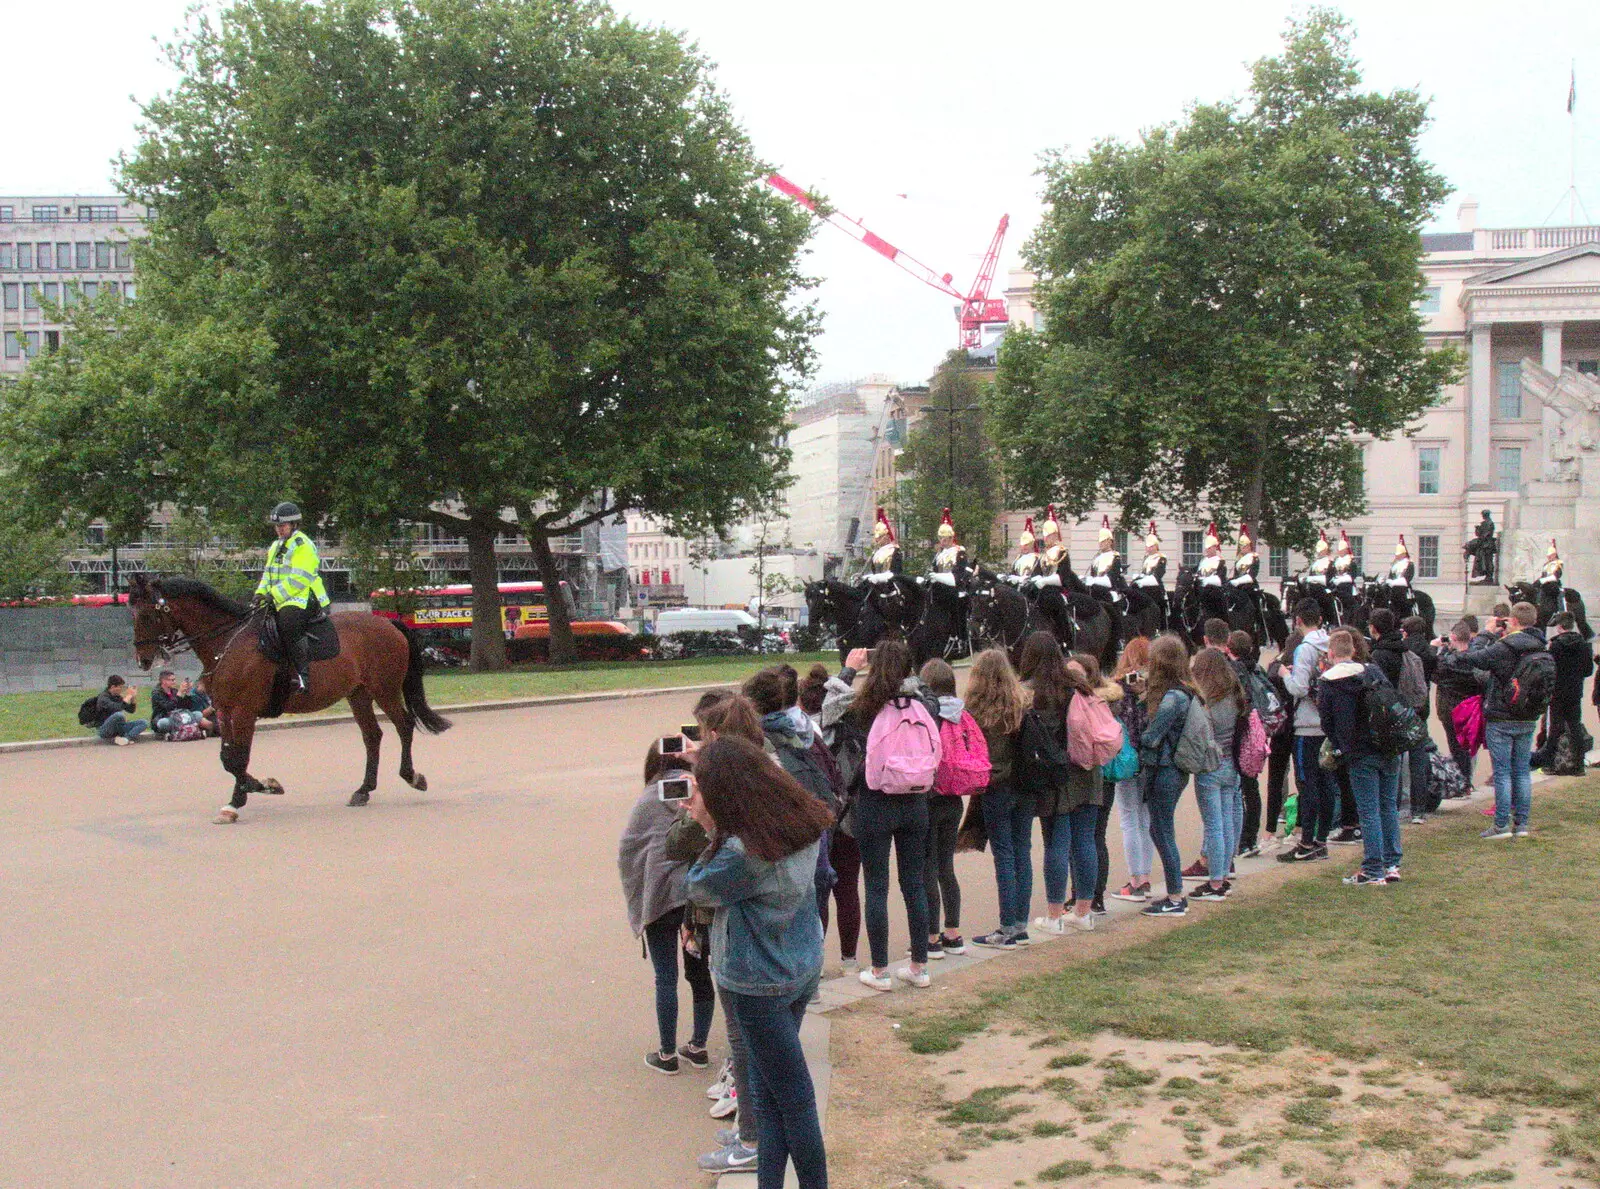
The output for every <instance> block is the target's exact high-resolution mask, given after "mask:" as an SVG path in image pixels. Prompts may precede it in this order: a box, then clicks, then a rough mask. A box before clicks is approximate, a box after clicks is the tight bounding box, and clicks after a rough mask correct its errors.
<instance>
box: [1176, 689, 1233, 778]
mask: <svg viewBox="0 0 1600 1189" xmlns="http://www.w3.org/2000/svg"><path fill="white" fill-rule="evenodd" d="M1172 762H1173V763H1174V764H1176V765H1177V766H1178V770H1179V771H1180V772H1187V773H1189V774H1190V775H1191V776H1193V775H1194V774H1196V773H1198V772H1215V771H1216V770H1217V769H1218V768H1220V767H1222V748H1220V747H1218V746H1217V736H1216V733H1215V732H1214V731H1212V729H1211V714H1210V712H1208V711H1207V710H1206V708H1205V706H1204V705H1202V704H1201V702H1200V699H1199V698H1198V697H1196V696H1195V695H1194V694H1190V695H1189V709H1188V710H1187V711H1186V712H1185V713H1184V716H1183V734H1181V735H1179V736H1178V746H1177V747H1176V748H1174V749H1173V752H1172Z"/></svg>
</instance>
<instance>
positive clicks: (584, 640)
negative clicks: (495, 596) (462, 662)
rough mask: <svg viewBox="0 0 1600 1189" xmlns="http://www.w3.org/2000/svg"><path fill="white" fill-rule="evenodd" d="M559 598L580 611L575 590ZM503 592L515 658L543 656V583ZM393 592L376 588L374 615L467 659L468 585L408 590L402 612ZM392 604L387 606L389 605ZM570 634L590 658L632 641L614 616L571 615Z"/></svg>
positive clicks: (546, 638) (503, 586) (624, 651)
mask: <svg viewBox="0 0 1600 1189" xmlns="http://www.w3.org/2000/svg"><path fill="white" fill-rule="evenodd" d="M560 589H561V597H562V599H563V600H564V601H565V602H566V605H567V615H568V616H569V617H575V616H576V615H577V604H576V602H575V601H574V600H573V597H572V589H571V588H570V587H569V586H568V585H567V584H566V583H565V582H563V583H561V588H560ZM499 590H500V628H501V631H503V632H504V633H505V637H506V640H507V641H508V642H509V647H508V652H509V653H510V654H511V658H512V659H513V660H543V659H544V658H545V657H547V656H548V655H549V650H550V643H549V642H550V609H549V607H548V606H547V605H546V599H545V590H544V583H543V582H502V583H500V585H499ZM394 600H395V594H394V592H393V591H391V590H375V591H373V592H372V613H373V614H374V615H381V616H383V617H384V618H386V619H394V620H398V621H399V622H401V623H403V624H405V625H406V627H408V628H410V629H411V630H412V631H414V632H416V633H417V635H418V636H419V637H420V639H421V641H422V644H423V646H424V647H425V648H437V649H439V650H440V651H442V652H448V653H452V654H454V655H456V656H459V657H463V658H464V657H466V656H467V655H468V654H469V653H470V652H471V651H472V587H471V586H470V585H467V584H465V583H460V584H457V585H453V586H431V587H426V588H424V589H422V590H418V591H414V592H408V594H407V596H406V602H408V603H410V604H412V607H411V610H409V611H408V612H406V613H405V614H401V613H400V612H398V611H397V610H395V608H394ZM386 602H387V603H388V606H385V605H384V604H385V603H386ZM572 634H573V636H574V637H575V638H576V640H577V645H578V653H579V655H580V656H583V657H585V658H586V659H613V658H615V659H623V658H624V657H626V656H629V655H631V654H632V650H630V649H628V648H625V647H622V645H623V644H624V643H625V642H626V641H627V640H629V639H630V638H631V637H630V633H629V632H628V629H627V627H626V625H624V624H621V623H617V622H615V621H613V620H603V619H584V620H580V619H576V618H573V623H572Z"/></svg>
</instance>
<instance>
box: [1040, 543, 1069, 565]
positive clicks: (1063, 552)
mask: <svg viewBox="0 0 1600 1189" xmlns="http://www.w3.org/2000/svg"><path fill="white" fill-rule="evenodd" d="M1066 556H1067V547H1066V546H1065V545H1063V544H1061V543H1060V542H1059V541H1058V542H1057V543H1056V544H1054V545H1051V546H1050V547H1049V548H1047V549H1046V550H1045V551H1044V564H1045V566H1046V568H1048V569H1051V570H1054V569H1055V568H1056V567H1057V566H1059V565H1060V564H1061V559H1062V558H1064V557H1066Z"/></svg>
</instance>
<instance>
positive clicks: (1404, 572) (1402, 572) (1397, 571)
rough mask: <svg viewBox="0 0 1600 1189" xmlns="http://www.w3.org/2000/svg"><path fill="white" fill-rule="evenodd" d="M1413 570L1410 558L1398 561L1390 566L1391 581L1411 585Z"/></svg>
mask: <svg viewBox="0 0 1600 1189" xmlns="http://www.w3.org/2000/svg"><path fill="white" fill-rule="evenodd" d="M1411 570H1412V567H1411V561H1410V559H1407V560H1405V561H1397V562H1395V563H1394V565H1392V566H1390V567H1389V581H1390V582H1403V583H1405V584H1406V585H1407V586H1409V585H1410V584H1411Z"/></svg>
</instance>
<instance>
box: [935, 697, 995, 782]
mask: <svg viewBox="0 0 1600 1189" xmlns="http://www.w3.org/2000/svg"><path fill="white" fill-rule="evenodd" d="M939 748H940V750H941V751H942V752H943V758H942V759H940V761H939V772H938V775H936V776H935V777H934V778H933V791H934V792H936V793H938V794H940V795H941V796H945V797H960V796H964V795H965V794H967V793H976V792H978V791H980V790H982V789H985V788H987V787H988V786H989V743H988V741H987V740H986V739H984V737H983V731H982V729H981V728H979V726H978V722H977V720H976V719H975V718H973V717H972V715H970V714H968V713H967V712H966V711H965V710H963V711H962V712H961V721H960V722H950V721H948V720H946V719H940V720H939Z"/></svg>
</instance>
